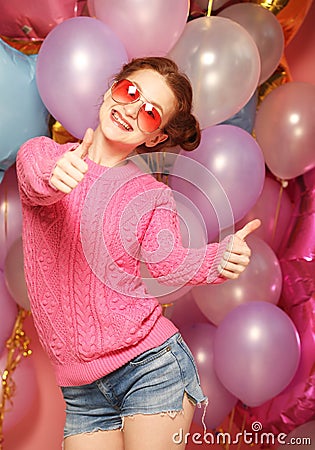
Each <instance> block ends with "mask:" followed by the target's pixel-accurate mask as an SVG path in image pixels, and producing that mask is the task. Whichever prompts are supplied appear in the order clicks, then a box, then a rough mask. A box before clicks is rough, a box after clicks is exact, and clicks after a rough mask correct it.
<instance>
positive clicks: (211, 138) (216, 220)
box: [169, 125, 265, 242]
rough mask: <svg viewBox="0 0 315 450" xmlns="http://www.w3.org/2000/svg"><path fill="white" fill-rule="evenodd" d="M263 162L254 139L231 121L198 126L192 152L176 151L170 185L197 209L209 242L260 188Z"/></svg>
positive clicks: (244, 209) (243, 211) (246, 208)
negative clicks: (198, 140)
mask: <svg viewBox="0 0 315 450" xmlns="http://www.w3.org/2000/svg"><path fill="white" fill-rule="evenodd" d="M264 178H265V163H264V159H263V155H262V152H261V149H260V148H259V146H258V144H257V142H256V141H255V139H254V138H253V137H252V136H251V135H250V134H249V133H247V132H246V131H245V130H243V129H241V128H239V127H236V126H233V125H216V126H214V127H209V128H206V129H205V130H203V131H202V136H201V143H200V145H199V147H198V148H197V149H196V150H194V151H193V152H191V153H189V152H185V151H181V152H180V154H179V156H178V157H177V159H176V161H175V163H174V165H173V167H172V169H171V172H170V176H169V185H170V187H171V188H172V189H173V190H174V191H175V192H176V191H178V192H180V193H181V194H182V195H184V196H186V197H187V198H188V199H189V200H191V201H192V203H193V204H195V205H196V207H197V208H198V209H199V211H200V213H201V215H202V217H203V219H204V221H205V224H206V228H207V233H208V242H209V241H212V240H213V239H216V238H217V236H218V233H219V232H220V231H221V230H224V229H226V228H228V227H230V226H232V225H233V224H234V223H235V222H236V221H238V220H240V219H241V218H242V217H244V215H245V214H246V213H247V212H248V211H249V210H250V209H251V208H252V207H253V206H254V204H255V203H256V201H257V199H258V197H259V196H260V194H261V191H262V188H263V183H264Z"/></svg>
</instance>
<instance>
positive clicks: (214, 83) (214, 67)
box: [169, 17, 260, 128]
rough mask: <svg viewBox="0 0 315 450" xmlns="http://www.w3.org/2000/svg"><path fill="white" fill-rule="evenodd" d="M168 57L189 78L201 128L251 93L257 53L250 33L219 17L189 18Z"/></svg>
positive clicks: (220, 118)
mask: <svg viewBox="0 0 315 450" xmlns="http://www.w3.org/2000/svg"><path fill="white" fill-rule="evenodd" d="M169 57H171V58H172V59H174V61H175V62H176V63H177V64H178V65H179V66H180V68H181V69H182V70H183V71H184V72H185V73H186V74H187V75H188V77H189V78H190V80H191V83H192V87H193V93H194V113H195V114H196V116H197V118H198V120H199V122H200V125H201V128H206V127H209V126H211V125H215V124H217V123H220V122H223V121H224V120H226V119H228V118H229V117H231V116H233V115H234V114H235V113H237V112H238V111H239V110H240V109H241V108H242V107H243V106H244V105H245V104H246V103H247V102H248V101H249V99H250V98H251V97H252V95H253V94H254V92H255V90H256V88H257V84H258V80H259V76H260V57H259V53H258V49H257V46H256V44H255V42H254V41H253V39H252V37H251V36H250V34H249V33H248V32H247V31H246V30H245V28H243V27H242V26H241V25H239V24H238V23H236V22H233V21H232V20H230V19H225V18H223V17H200V18H198V19H195V20H192V21H190V22H189V23H188V24H187V25H186V27H185V29H184V32H183V34H182V35H181V37H180V38H179V40H178V41H177V43H176V45H175V46H174V47H173V48H172V50H171V51H170V53H169Z"/></svg>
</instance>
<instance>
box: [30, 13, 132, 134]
mask: <svg viewBox="0 0 315 450" xmlns="http://www.w3.org/2000/svg"><path fill="white" fill-rule="evenodd" d="M125 62H127V53H126V50H125V48H124V46H123V44H122V43H121V41H120V40H119V38H118V37H117V36H116V35H115V34H114V32H113V31H112V30H111V29H110V28H108V27H107V26H106V25H105V24H104V23H103V22H101V21H100V20H98V19H94V18H92V17H75V18H73V19H68V20H65V21H64V22H62V23H61V24H60V25H58V26H57V27H55V28H54V29H53V30H52V31H51V32H50V33H49V34H48V36H47V37H46V39H45V40H44V42H43V44H42V46H41V48H40V51H39V54H38V59H37V68H36V78H37V85H38V91H39V94H40V96H41V98H42V100H43V102H44V104H45V106H46V107H47V109H48V111H49V112H50V113H51V114H52V116H53V117H54V118H55V119H57V120H58V121H59V122H60V123H61V124H62V125H63V126H64V127H65V128H66V130H67V131H69V132H70V133H71V134H72V135H73V136H75V137H77V138H80V139H81V138H82V137H83V136H84V133H85V131H86V129H87V128H89V127H91V128H93V129H94V128H96V126H97V124H98V110H99V106H100V105H101V103H102V98H103V95H104V92H105V91H106V90H107V89H108V87H109V82H110V78H111V77H112V76H113V75H114V74H115V73H116V72H118V71H119V70H120V68H121V65H122V64H123V63H125Z"/></svg>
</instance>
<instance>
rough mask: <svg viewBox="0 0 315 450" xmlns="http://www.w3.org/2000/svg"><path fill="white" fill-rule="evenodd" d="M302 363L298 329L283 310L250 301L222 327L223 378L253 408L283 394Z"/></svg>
mask: <svg viewBox="0 0 315 450" xmlns="http://www.w3.org/2000/svg"><path fill="white" fill-rule="evenodd" d="M299 361H300V339H299V335H298V333H297V331H296V328H295V326H294V324H293V322H292V321H291V319H290V318H289V317H288V316H287V314H286V313H285V312H283V311H282V310H281V309H280V308H278V307H277V306H275V305H273V304H271V303H267V302H261V301H254V302H249V303H246V304H243V305H240V306H238V307H236V308H235V309H233V310H232V311H230V312H229V313H228V314H227V315H226V316H225V318H224V319H223V321H222V322H221V323H220V325H219V326H218V328H217V332H216V336H215V342H214V367H215V371H216V373H217V376H218V378H219V380H220V381H221V382H222V384H223V385H224V386H225V387H226V388H227V389H228V390H229V391H230V392H231V393H232V394H233V395H235V396H236V397H238V398H239V399H240V400H242V402H243V403H245V404H246V405H248V406H258V405H260V404H262V403H264V402H265V401H267V400H269V399H271V398H272V397H274V396H275V395H277V394H279V392H281V391H282V390H283V389H284V388H285V387H286V386H287V385H288V384H289V383H290V381H291V380H292V378H293V377H294V375H295V373H296V370H297V368H298V364H299Z"/></svg>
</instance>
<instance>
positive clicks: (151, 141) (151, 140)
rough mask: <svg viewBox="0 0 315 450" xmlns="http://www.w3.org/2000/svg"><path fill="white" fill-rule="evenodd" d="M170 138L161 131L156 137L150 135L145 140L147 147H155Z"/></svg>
mask: <svg viewBox="0 0 315 450" xmlns="http://www.w3.org/2000/svg"><path fill="white" fill-rule="evenodd" d="M167 139H168V135H167V134H165V133H159V134H157V135H156V136H154V137H148V138H147V139H146V141H145V142H144V145H145V146H146V147H155V146H156V145H157V144H160V143H161V142H164V141H166V140H167Z"/></svg>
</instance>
